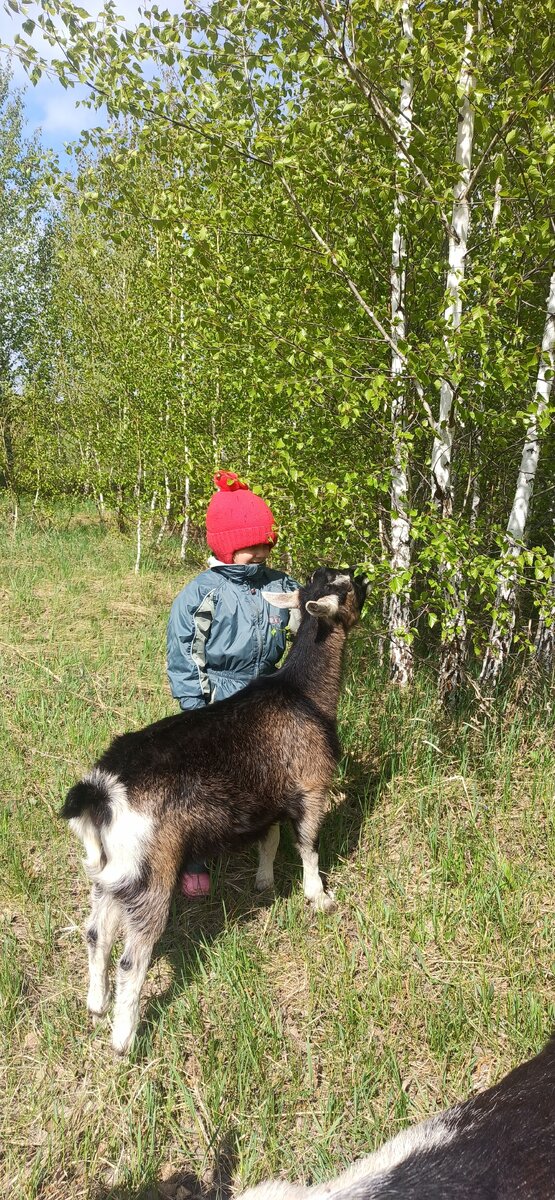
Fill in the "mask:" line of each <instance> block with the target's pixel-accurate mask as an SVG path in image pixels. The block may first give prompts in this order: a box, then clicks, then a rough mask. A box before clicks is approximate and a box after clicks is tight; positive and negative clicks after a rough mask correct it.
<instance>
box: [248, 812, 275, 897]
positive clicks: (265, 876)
mask: <svg viewBox="0 0 555 1200" xmlns="http://www.w3.org/2000/svg"><path fill="white" fill-rule="evenodd" d="M278 846H279V825H278V824H276V825H270V828H269V830H268V832H267V834H266V837H264V838H262V839H261V841H260V842H259V843H258V855H259V857H258V870H257V872H256V879H255V881H254V886H255V888H256V890H257V891H258V892H263V891H265V889H266V888H271V887H273V886H274V859H275V857H276V851H277V848H278Z"/></svg>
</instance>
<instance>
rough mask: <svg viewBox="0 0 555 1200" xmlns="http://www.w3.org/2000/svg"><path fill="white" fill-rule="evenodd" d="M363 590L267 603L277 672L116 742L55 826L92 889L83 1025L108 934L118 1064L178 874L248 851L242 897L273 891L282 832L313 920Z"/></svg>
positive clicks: (324, 570) (312, 583) (320, 898)
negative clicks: (287, 640) (253, 856)
mask: <svg viewBox="0 0 555 1200" xmlns="http://www.w3.org/2000/svg"><path fill="white" fill-rule="evenodd" d="M366 589H367V583H366V581H365V580H360V579H357V578H355V575H354V571H338V570H333V569H332V568H329V567H319V568H318V569H317V570H316V571H315V572H314V574H313V575H312V577H311V578H310V580H309V581H308V583H307V585H306V587H305V588H301V589H300V590H299V591H298V592H291V593H284V594H279V595H276V594H275V593H273V592H272V593H267V594H266V597H265V598H266V599H267V601H268V603H269V604H271V605H276V606H278V607H288V608H294V607H300V610H301V622H300V626H299V631H298V634H297V637H296V640H295V643H294V646H293V648H292V650H291V653H290V654H289V657H288V659H287V661H286V663H285V665H284V666H283V667H282V668H281V670H279V671H277V672H276V673H275V674H273V675H266V676H262V677H260V678H259V679H257V680H255V681H254V682H253V683H251V684H249V686H248V687H246V688H244V689H243V691H241V692H237V693H236V695H234V696H231V697H230V698H228V699H226V700H221V701H219V702H217V703H215V704H213V705H210V706H209V707H207V708H205V709H200V710H199V709H195V710H192V711H190V712H182V713H180V714H179V715H177V716H172V717H166V718H165V720H162V721H157V722H156V723H155V724H153V725H148V726H147V727H146V728H145V729H141V730H139V731H138V732H136V733H125V734H123V735H122V736H121V737H118V738H116V739H115V741H113V742H112V744H111V746H110V747H109V749H108V750H107V751H106V752H105V753H104V754H103V755H102V757H101V758H99V759H98V761H97V763H96V764H95V766H94V767H93V769H92V771H91V772H90V773H89V774H88V775H86V776H85V777H84V779H83V780H81V782H80V783H77V784H76V785H75V787H73V788H71V790H70V791H69V792H68V795H67V798H66V801H65V804H64V807H63V809H62V816H63V817H65V818H67V819H68V820H69V822H70V825H71V827H72V828H73V830H74V832H75V833H76V834H77V836H78V837H79V838H80V839H81V841H82V842H83V845H84V847H85V851H86V859H85V866H86V869H87V872H88V874H89V877H90V878H91V880H92V883H93V888H92V912H91V916H90V919H89V922H88V925H87V935H86V936H87V943H88V955H89V991H88V998H87V1006H88V1009H89V1011H90V1012H91V1013H92V1014H93V1015H94V1016H100V1015H102V1014H104V1013H105V1012H106V1011H107V1009H108V1006H109V1003H110V989H109V982H108V966H109V959H110V953H111V950H112V946H113V944H114V941H115V940H116V937H117V936H118V933H119V931H120V929H121V930H122V931H123V938H124V950H123V955H122V957H121V958H120V960H119V963H118V966H117V973H116V995H115V1008H114V1020H113V1026H112V1042H113V1045H114V1048H115V1049H116V1050H118V1051H119V1052H120V1053H125V1052H126V1051H127V1050H128V1049H129V1047H130V1046H131V1043H132V1041H133V1038H134V1036H135V1032H136V1029H137V1025H138V1021H139V1000H140V995H141V989H142V986H143V983H144V979H145V975H146V972H147V969H148V965H149V962H150V958H151V955H152V950H153V947H154V944H155V942H156V941H157V939H158V938H159V937H160V934H161V933H162V931H163V929H164V926H165V924H166V920H167V916H168V909H169V905H170V899H171V894H172V891H173V888H174V885H175V882H176V879H177V876H178V873H179V869H180V866H181V864H182V862H183V861H185V860H187V859H198V858H203V857H204V856H211V855H215V854H219V853H221V852H222V851H229V850H233V848H234V847H236V846H240V845H243V844H244V843H245V842H246V841H249V840H256V839H260V861H259V866H258V872H257V876H256V886H257V887H258V888H260V889H262V888H266V887H270V886H271V885H272V883H273V863H274V857H275V853H276V850H277V846H278V842H279V823H280V822H281V821H284V820H286V819H289V820H290V821H291V823H292V825H293V829H294V832H295V836H296V841H297V846H298V849H299V853H300V856H301V859H302V863H303V886H304V894H305V896H306V897H307V899H308V900H310V901H311V902H312V904H313V906H314V908H316V909H319V910H321V911H326V910H327V909H328V908H330V907H331V904H332V899H333V898H332V897H331V895H330V894H329V893H326V892H325V891H324V887H323V884H322V880H321V877H320V873H319V870H318V834H319V830H320V825H321V823H322V820H323V817H324V814H325V811H326V803H327V793H328V789H329V787H330V784H331V781H332V777H333V773H334V769H335V766H336V763H337V760H338V757H339V740H338V736H337V726H336V715H337V704H338V700H339V689H340V681H341V665H342V658H343V649H344V645H345V639H346V636H347V633H348V631H349V629H350V628H351V627H352V626H353V625H354V624H355V622H356V621H357V619H358V617H359V615H360V612H361V609H362V606H363V603H364V599H365V596H366Z"/></svg>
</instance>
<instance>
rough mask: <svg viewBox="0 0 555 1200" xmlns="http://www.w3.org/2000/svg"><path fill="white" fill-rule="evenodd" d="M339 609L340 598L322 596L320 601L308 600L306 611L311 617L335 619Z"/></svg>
mask: <svg viewBox="0 0 555 1200" xmlns="http://www.w3.org/2000/svg"><path fill="white" fill-rule="evenodd" d="M338 608H339V597H338V596H333V595H332V596H321V598H320V599H319V600H307V602H306V611H307V613H310V615H311V617H335V615H336V613H337V610H338Z"/></svg>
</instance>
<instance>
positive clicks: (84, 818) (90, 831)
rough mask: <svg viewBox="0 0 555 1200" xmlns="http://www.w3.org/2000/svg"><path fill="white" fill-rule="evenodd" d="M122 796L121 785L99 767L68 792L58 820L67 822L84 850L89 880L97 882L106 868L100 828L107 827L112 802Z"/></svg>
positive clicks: (105, 856)
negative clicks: (60, 818) (61, 819)
mask: <svg viewBox="0 0 555 1200" xmlns="http://www.w3.org/2000/svg"><path fill="white" fill-rule="evenodd" d="M122 796H125V787H124V785H123V784H122V783H121V782H120V780H118V779H117V778H116V776H115V775H111V774H110V773H109V772H108V771H103V770H102V768H100V767H93V769H92V771H89V774H88V775H85V777H84V779H81V780H80V781H79V783H76V784H74V786H73V787H72V788H70V789H69V792H68V793H67V796H66V798H65V801H64V804H63V806H62V808H61V810H60V816H61V817H63V818H64V820H66V821H69V824H70V826H71V828H72V829H73V832H74V833H75V834H77V837H78V838H79V840H80V841H81V842H82V843H83V846H84V849H85V854H86V858H85V869H86V871H87V874H88V875H89V877H90V878H91V879H97V878H98V876H99V874H100V872H101V871H102V870H103V868H104V867H105V866H106V859H107V853H106V846H105V843H104V840H103V837H102V828H103V826H105V825H107V824H109V823H110V821H111V819H112V811H113V806H114V802H117V800H118V799H119V800H121V798H122Z"/></svg>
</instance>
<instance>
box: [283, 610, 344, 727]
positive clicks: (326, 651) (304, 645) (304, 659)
mask: <svg viewBox="0 0 555 1200" xmlns="http://www.w3.org/2000/svg"><path fill="white" fill-rule="evenodd" d="M346 639H347V632H346V630H345V629H344V627H343V625H342V624H341V623H337V624H333V625H329V624H328V623H327V622H325V621H323V620H322V619H321V618H318V617H313V616H310V614H309V613H304V614H303V619H302V621H301V624H300V626H299V632H298V634H297V637H296V639H295V643H294V645H293V647H292V649H291V652H290V654H289V657H288V659H287V662H286V663H285V666H283V667H282V668H281V671H280V675H281V674H282V673H286V674H287V678H288V680H293V681H294V682H295V683H296V684H297V686H298V687H299V688H300V689H301V691H302V692H304V693H305V695H307V696H309V697H310V699H311V700H312V701H313V702H314V703H315V704H316V705H317V706H318V708H319V709H320V710H321V711H322V712H324V713H325V714H326V716H328V717H332V718H333V719H335V717H336V714H337V705H338V703H339V692H340V688H341V673H342V666H343V652H344V649H345V642H346Z"/></svg>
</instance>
